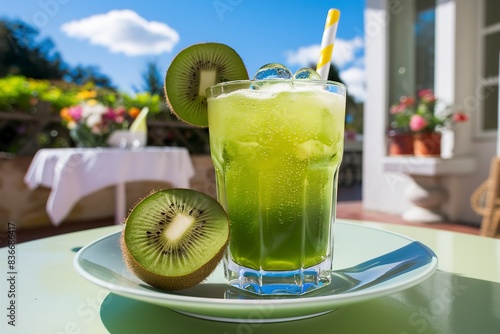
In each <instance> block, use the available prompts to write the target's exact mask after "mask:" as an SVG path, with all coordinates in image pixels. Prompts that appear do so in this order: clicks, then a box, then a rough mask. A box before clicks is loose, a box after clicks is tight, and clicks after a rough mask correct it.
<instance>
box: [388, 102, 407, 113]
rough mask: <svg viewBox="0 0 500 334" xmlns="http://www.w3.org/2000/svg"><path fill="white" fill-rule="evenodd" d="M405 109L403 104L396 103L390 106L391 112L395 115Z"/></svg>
mask: <svg viewBox="0 0 500 334" xmlns="http://www.w3.org/2000/svg"><path fill="white" fill-rule="evenodd" d="M404 110H405V106H404V104H397V105H395V106H392V107H391V114H393V115H397V114H400V113H402V112H403V111H404Z"/></svg>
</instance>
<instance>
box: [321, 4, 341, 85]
mask: <svg viewBox="0 0 500 334" xmlns="http://www.w3.org/2000/svg"><path fill="white" fill-rule="evenodd" d="M339 19H340V11H339V10H338V9H330V10H329V11H328V15H327V17H326V24H325V30H324V31H323V39H322V40H321V52H320V55H319V60H318V66H317V67H316V71H317V72H318V74H319V75H320V77H321V80H327V79H328V72H329V71H330V63H331V61H332V52H333V44H334V41H335V36H336V35H337V26H338V23H339Z"/></svg>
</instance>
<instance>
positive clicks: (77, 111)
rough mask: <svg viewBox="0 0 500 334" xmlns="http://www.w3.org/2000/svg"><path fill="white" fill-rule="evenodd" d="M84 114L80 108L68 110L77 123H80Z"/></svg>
mask: <svg viewBox="0 0 500 334" xmlns="http://www.w3.org/2000/svg"><path fill="white" fill-rule="evenodd" d="M82 112H83V110H82V107H80V106H75V107H71V108H69V109H68V114H69V115H70V116H71V118H72V119H73V120H74V121H75V122H78V121H80V119H81V118H82Z"/></svg>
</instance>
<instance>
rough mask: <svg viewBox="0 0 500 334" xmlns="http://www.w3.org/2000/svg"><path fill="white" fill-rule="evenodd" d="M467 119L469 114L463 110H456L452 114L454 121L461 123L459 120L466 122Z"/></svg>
mask: <svg viewBox="0 0 500 334" xmlns="http://www.w3.org/2000/svg"><path fill="white" fill-rule="evenodd" d="M468 120H469V115H467V114H465V113H463V112H457V113H456V114H453V121H454V122H457V123H461V122H467V121H468Z"/></svg>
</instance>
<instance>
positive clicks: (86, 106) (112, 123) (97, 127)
mask: <svg viewBox="0 0 500 334" xmlns="http://www.w3.org/2000/svg"><path fill="white" fill-rule="evenodd" d="M78 98H79V99H80V103H79V104H77V105H74V106H71V107H68V108H63V109H61V111H60V116H61V119H62V121H63V124H64V125H65V126H66V127H67V128H68V129H69V131H70V136H71V138H72V139H73V141H74V142H75V144H76V145H77V146H78V147H102V146H106V144H107V140H108V137H109V136H110V135H111V133H113V131H116V130H120V129H127V128H128V126H129V124H130V123H131V121H132V120H133V119H134V118H135V117H137V115H138V114H139V109H138V108H137V107H131V108H130V109H129V110H128V111H127V110H126V109H125V107H124V106H122V105H121V104H120V103H119V102H117V98H116V96H114V95H112V94H111V95H109V94H107V95H106V94H103V95H101V96H98V93H97V92H96V91H95V90H83V91H81V92H80V93H79V94H78Z"/></svg>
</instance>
